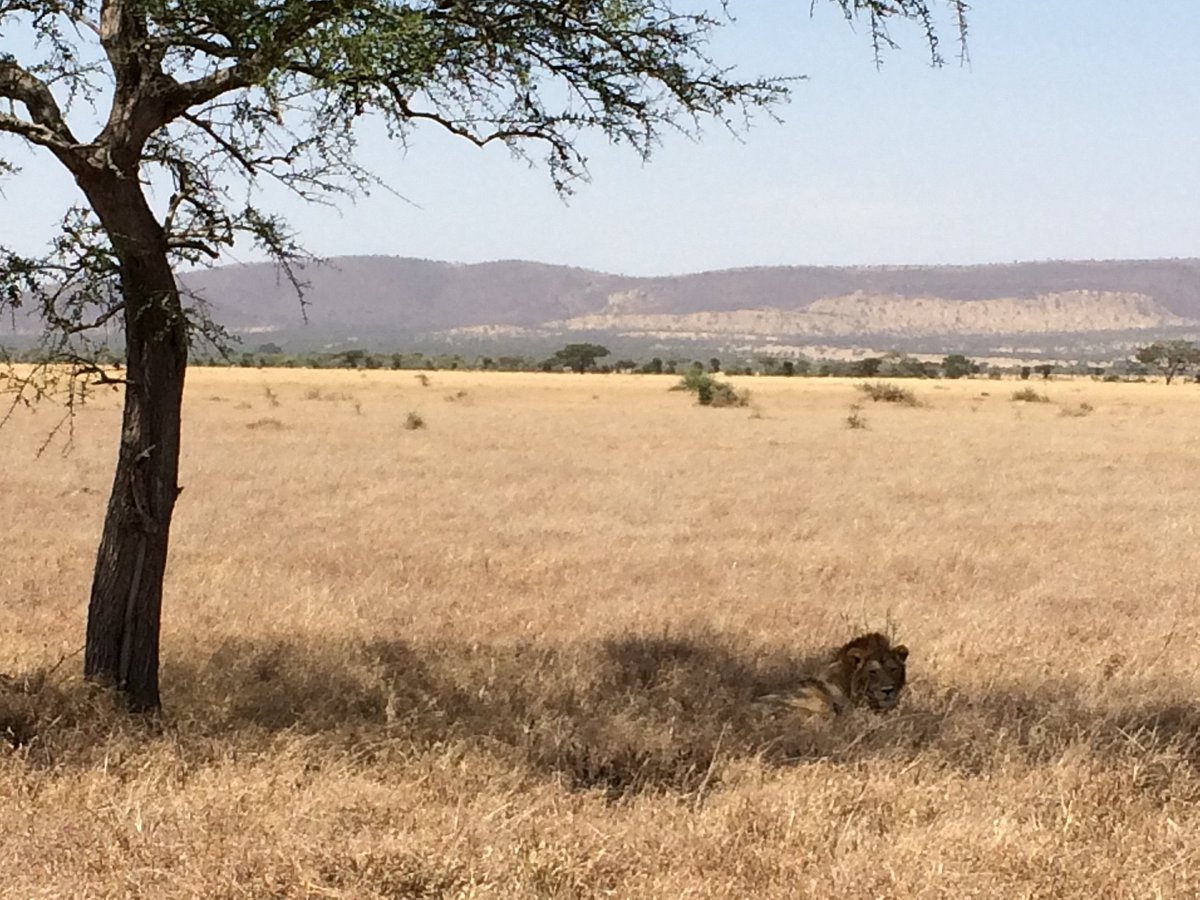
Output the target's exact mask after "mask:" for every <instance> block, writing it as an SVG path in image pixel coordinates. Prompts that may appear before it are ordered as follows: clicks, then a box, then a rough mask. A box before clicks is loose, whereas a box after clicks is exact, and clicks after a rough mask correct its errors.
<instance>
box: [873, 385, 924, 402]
mask: <svg viewBox="0 0 1200 900" xmlns="http://www.w3.org/2000/svg"><path fill="white" fill-rule="evenodd" d="M858 389H859V390H860V391H862V392H863V393H864V394H866V395H867V396H868V397H870V398H871V400H872V401H874V402H875V403H879V402H883V403H899V404H900V405H902V406H920V405H921V404H920V401H918V400H917V395H916V394H914V393H913V392H912V391H910V390H909V389H908V388H902V387H900V386H899V385H897V384H889V383H888V382H886V381H875V382H864V383H863V384H860V385H858Z"/></svg>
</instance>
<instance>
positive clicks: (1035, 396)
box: [1012, 387, 1050, 403]
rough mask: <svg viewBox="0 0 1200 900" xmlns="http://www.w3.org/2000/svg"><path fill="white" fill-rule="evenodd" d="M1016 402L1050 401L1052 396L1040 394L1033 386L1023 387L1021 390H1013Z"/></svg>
mask: <svg viewBox="0 0 1200 900" xmlns="http://www.w3.org/2000/svg"><path fill="white" fill-rule="evenodd" d="M1012 398H1013V402H1014V403H1049V402H1050V398H1049V397H1047V396H1046V395H1045V394H1039V393H1038V392H1037V391H1035V390H1034V389H1033V388H1031V387H1027V388H1021V390H1019V391H1013V395H1012Z"/></svg>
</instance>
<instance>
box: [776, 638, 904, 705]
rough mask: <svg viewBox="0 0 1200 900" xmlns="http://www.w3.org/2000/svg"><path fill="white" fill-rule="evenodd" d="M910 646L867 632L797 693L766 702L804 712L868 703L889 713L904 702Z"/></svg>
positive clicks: (844, 649) (808, 680) (803, 683)
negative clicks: (902, 697)
mask: <svg viewBox="0 0 1200 900" xmlns="http://www.w3.org/2000/svg"><path fill="white" fill-rule="evenodd" d="M906 659H908V648H907V647H905V646H904V645H903V644H896V645H895V646H892V644H891V642H890V641H889V640H888V639H887V638H886V637H884V636H883V635H882V634H880V633H879V632H876V631H873V632H871V633H870V634H863V635H859V636H858V637H856V638H855V639H854V640H852V641H850V642H849V643H847V644H844V645H843V646H842V647H840V648H838V649H837V650H836V651H835V652H834V653H833V655H832V656H831V657H830V659H829V662H828V663H827V664H826V666H825V668H824V669H822V670H821V672H820V674H819V675H816V676H814V677H811V678H807V679H805V680H804V682H802V683H801V684H800V686H799V688H798V689H797V690H796V692H795V693H794V694H791V695H789V696H787V697H782V696H780V695H777V694H775V695H770V696H768V697H762V698H761V699H762V700H765V701H776V702H779V701H782V702H783V703H784V705H786V706H788V707H791V708H793V709H798V710H802V711H804V712H811V713H821V714H825V715H834V716H837V715H841V714H842V713H845V712H848V711H849V710H850V709H851V708H852V707H855V706H865V707H868V708H870V709H873V710H875V711H876V712H887V711H888V710H892V709H895V708H896V704H898V703H899V702H900V692H901V691H902V690H903V689H904V680H905V670H904V661H905V660H906Z"/></svg>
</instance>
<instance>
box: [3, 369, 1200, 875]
mask: <svg viewBox="0 0 1200 900" xmlns="http://www.w3.org/2000/svg"><path fill="white" fill-rule="evenodd" d="M430 377H431V383H430V384H429V385H428V386H422V385H421V384H420V383H419V382H418V380H417V379H415V378H414V377H413V374H412V373H370V374H365V373H355V372H328V371H322V372H302V371H282V370H266V371H254V370H240V371H231V370H227V371H214V370H202V371H194V372H193V373H192V374H191V375H190V376H189V378H190V381H189V388H188V397H187V412H186V422H185V432H186V433H185V451H184V458H183V461H182V475H181V481H182V483H183V485H184V488H185V489H184V492H183V495H182V496H181V498H180V503H179V506H178V509H177V514H176V519H175V525H174V529H173V541H174V542H173V549H172V557H171V564H170V571H169V578H168V584H167V602H166V608H165V624H164V634H163V652H164V665H163V684H164V703H165V711H164V713H163V715H162V717H161V719H158V720H152V721H143V720H136V719H129V718H128V717H126V716H124V715H123V714H121V713H120V712H119V711H118V710H116V709H115V708H114V706H113V704H112V702H111V700H110V698H108V697H106V696H105V695H103V694H100V693H96V692H95V691H93V690H91V689H89V687H88V686H87V685H84V684H82V683H80V680H79V678H78V676H77V670H78V668H79V658H78V656H71V655H70V654H73V653H75V652H76V651H77V650H78V649H79V647H80V645H81V644H82V628H83V621H84V613H85V608H86V599H87V591H88V583H89V575H90V567H91V563H92V560H93V554H94V549H95V543H96V540H97V536H98V531H99V527H100V522H101V517H102V514H103V506H104V501H105V498H106V495H107V490H108V485H109V479H110V478H111V465H112V461H113V458H114V455H115V440H116V436H117V430H118V427H119V409H118V401H119V397H118V396H117V395H116V394H109V393H101V394H98V395H96V396H95V397H94V398H93V399H92V400H90V401H89V403H88V404H87V405H86V406H85V407H84V408H83V409H82V410H81V411H80V414H79V417H78V420H77V422H76V436H75V443H76V446H75V449H74V451H73V452H72V453H71V454H69V455H67V456H65V457H64V456H61V455H59V454H58V453H57V452H56V449H55V447H52V448H51V450H50V451H49V452H48V453H47V454H45V455H43V456H42V458H40V459H34V451H35V450H36V448H37V447H38V446H39V445H40V444H41V443H42V440H43V439H44V437H45V434H46V432H47V431H48V430H49V428H50V427H51V426H52V424H53V422H54V410H53V409H51V408H49V407H43V408H42V409H40V410H39V411H38V412H36V413H28V412H24V411H21V412H19V413H18V415H17V416H16V417H15V418H14V419H13V420H12V421H10V422H9V423H8V425H7V426H6V427H5V428H4V430H2V431H0V453H2V455H3V459H4V468H3V470H2V474H0V523H2V524H0V529H3V535H2V540H3V543H2V545H0V546H2V547H3V551H2V552H3V557H2V563H0V598H2V602H0V672H7V673H9V674H11V675H16V676H18V677H17V679H16V681H15V682H14V683H12V684H9V685H8V686H7V687H5V688H2V689H0V724H3V725H5V726H6V727H7V728H8V729H9V733H10V738H11V739H10V741H9V742H8V743H5V742H2V741H0V798H2V799H3V814H2V815H0V896H4V897H19V898H35V897H146V898H159V897H163V898H176V897H180V898H182V897H197V898H199V897H204V898H219V897H228V898H234V897H288V898H292V897H345V898H359V897H476V896H479V897H485V896H486V897H592V896H613V897H765V898H772V897H774V898H793V897H830V896H839V897H914V898H916V897H919V898H925V897H954V898H961V897H1006V898H1007V897H1088V898H1094V897H1106V898H1107V897H1189V896H1196V895H1197V894H1200V839H1197V837H1196V835H1197V834H1200V807H1198V804H1200V702H1198V701H1197V686H1198V679H1200V676H1198V674H1197V673H1198V672H1200V640H1198V639H1200V606H1198V604H1197V594H1198V591H1200V588H1198V585H1200V554H1198V553H1197V537H1198V536H1200V474H1198V470H1197V462H1198V460H1200V431H1197V429H1196V427H1195V425H1196V422H1197V421H1198V415H1200V388H1196V387H1195V386H1192V385H1173V386H1171V387H1170V388H1166V387H1164V386H1162V385H1152V384H1137V385H1122V384H1099V383H1094V382H1090V381H1080V382H1071V381H1052V382H1049V383H1040V382H1039V383H1038V384H1037V385H1036V387H1037V389H1038V391H1039V392H1040V393H1043V394H1045V395H1046V396H1047V397H1049V400H1050V402H1047V403H1018V402H1013V401H1012V400H1011V399H1010V397H1011V394H1012V392H1013V391H1014V390H1015V389H1016V388H1017V387H1019V385H1018V384H1015V383H1013V382H996V381H981V380H973V381H962V382H954V383H949V382H947V383H928V382H925V383H909V384H910V385H911V386H913V387H914V389H915V391H916V394H917V397H918V399H919V400H920V401H921V405H919V406H917V407H899V406H896V405H892V404H885V403H870V402H869V401H866V400H865V398H864V396H863V395H862V394H861V393H860V392H858V391H856V390H855V389H854V385H853V383H851V382H838V381H833V380H824V379H822V380H798V379H797V380H790V379H746V380H745V381H744V382H741V383H740V386H748V387H750V389H751V390H752V391H753V395H754V399H755V405H754V407H752V408H750V409H705V408H700V407H697V406H695V405H693V402H692V400H691V398H690V397H689V396H687V395H685V394H680V393H673V392H669V391H668V390H667V388H668V387H669V386H670V385H671V383H672V380H671V379H669V378H655V377H649V376H646V377H634V376H626V377H622V376H594V377H593V376H543V375H538V376H529V375H499V374H482V373H480V374H472V373H461V374H460V373H433V374H432V375H431V376H430ZM859 403H864V404H865V405H864V406H863V409H862V412H861V416H862V418H863V419H865V421H866V425H867V427H866V428H860V429H851V428H848V427H847V425H846V421H845V420H846V416H847V411H848V408H849V406H850V405H851V404H859ZM1080 404H1088V405H1089V406H1090V407H1092V409H1091V410H1090V411H1088V410H1087V409H1081V407H1080ZM409 412H416V413H419V414H420V416H421V417H422V418H423V419H424V420H425V423H426V427H424V428H419V429H409V428H406V427H405V422H406V417H407V414H408V413H409ZM1071 413H1075V414H1071ZM1080 413H1086V414H1080ZM865 627H870V628H878V629H881V630H889V631H892V632H893V633H894V634H895V635H896V636H897V637H898V638H900V639H902V640H903V641H904V642H905V643H906V644H908V646H909V647H910V648H911V650H912V656H911V657H910V660H909V663H910V678H911V686H910V691H909V693H908V695H907V696H906V698H905V700H904V702H903V704H902V707H901V710H900V711H899V712H897V713H895V714H892V715H890V716H873V715H870V714H865V713H863V714H857V713H856V714H853V715H850V716H847V717H845V718H843V719H840V720H838V721H835V722H833V723H821V722H806V721H804V720H802V719H798V718H788V717H772V716H770V715H766V714H763V713H762V712H761V711H760V710H759V709H758V708H757V707H755V706H753V705H752V704H751V703H750V702H749V700H750V698H751V697H752V696H753V695H754V694H755V693H756V692H759V691H762V690H764V689H779V688H782V687H786V686H787V684H788V683H789V682H790V681H793V680H794V679H795V677H796V675H797V673H798V672H799V671H801V670H802V668H803V665H804V662H805V660H806V659H807V658H808V657H810V656H812V655H813V654H815V653H819V652H821V650H822V649H823V648H825V647H828V646H831V645H834V644H837V643H840V642H841V641H843V640H845V639H847V638H848V637H851V636H853V634H854V633H856V632H857V631H858V630H860V629H862V628H865ZM56 664H58V665H57V667H56ZM9 743H15V744H17V745H18V746H15V747H12V748H11V749H9Z"/></svg>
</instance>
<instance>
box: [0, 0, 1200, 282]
mask: <svg viewBox="0 0 1200 900" xmlns="http://www.w3.org/2000/svg"><path fill="white" fill-rule="evenodd" d="M734 8H735V10H736V11H737V13H738V15H739V21H738V22H736V23H735V24H733V25H731V26H730V27H729V28H728V29H727V30H726V31H725V33H724V34H723V35H722V36H721V38H720V39H719V42H718V47H717V53H718V55H719V56H720V57H721V58H722V59H725V60H728V61H730V62H732V63H736V64H738V65H739V67H740V68H741V69H742V70H743V72H744V73H745V74H747V75H750V74H806V75H807V76H808V80H807V81H803V82H800V83H798V84H797V85H796V86H795V89H794V96H793V98H792V102H791V103H790V104H789V105H788V106H786V107H784V108H783V109H782V110H781V114H782V116H783V118H784V120H785V121H784V124H782V125H775V124H773V123H770V122H768V121H766V120H764V121H762V122H761V123H760V124H759V125H758V126H757V127H755V128H754V129H752V130H751V131H750V132H749V133H747V134H746V135H744V139H743V141H741V142H739V141H737V140H734V139H731V138H730V137H729V136H728V135H726V134H725V133H724V132H723V131H721V130H720V129H718V128H716V127H711V128H709V129H708V133H707V134H706V135H705V137H704V139H703V140H702V141H701V142H700V143H693V142H691V141H689V140H687V139H684V138H671V139H668V140H667V142H666V144H665V145H664V146H663V147H662V148H661V149H660V150H659V152H658V153H657V154H656V155H655V158H654V159H653V160H652V162H651V163H650V164H649V165H646V166H643V165H642V164H641V162H640V160H639V159H638V158H637V157H636V156H635V155H634V154H632V153H631V152H630V151H628V150H627V149H610V148H608V147H607V146H605V145H603V144H601V143H598V142H594V143H592V144H591V145H590V152H589V156H590V158H591V162H592V167H591V168H592V174H593V181H592V182H591V183H590V184H584V185H580V187H579V190H578V192H577V194H576V195H575V197H574V198H572V199H571V201H570V202H569V204H564V203H563V202H562V201H560V200H559V199H558V198H557V196H556V195H555V194H554V192H553V190H552V189H551V187H550V183H549V179H548V178H547V177H546V175H545V172H544V171H542V170H540V169H537V170H529V169H528V168H527V167H526V166H525V164H523V163H521V162H516V161H513V160H512V159H511V158H510V156H509V155H508V153H507V151H505V150H503V149H502V148H492V149H488V150H483V151H481V150H477V149H475V148H474V147H471V146H469V145H466V144H464V143H462V142H461V141H456V140H455V139H453V138H450V137H447V136H444V135H441V134H438V133H436V132H434V131H432V130H429V131H422V132H418V133H417V134H416V136H415V139H414V141H413V142H412V146H411V148H410V149H409V150H408V151H407V152H401V151H399V150H397V149H395V148H393V147H390V146H388V145H386V144H385V143H383V142H382V141H378V140H375V139H373V138H372V137H370V136H367V137H366V139H365V140H364V153H363V158H364V159H365V160H366V161H368V162H369V163H370V164H371V165H373V166H374V168H375V169H376V170H377V171H378V172H379V173H380V174H381V175H383V176H384V177H385V178H386V179H387V180H388V181H389V183H390V184H391V185H392V186H393V187H394V188H395V189H396V190H397V191H398V192H400V193H401V194H402V195H404V196H405V197H406V198H407V199H408V200H409V201H411V203H406V202H404V201H402V200H400V199H397V198H395V197H393V196H390V195H388V194H387V193H385V192H380V191H377V192H376V193H375V194H374V195H373V196H371V197H369V198H365V199H362V200H360V201H359V202H358V203H357V204H355V205H349V204H347V205H345V206H343V208H342V209H341V210H340V212H339V211H334V210H330V209H327V208H322V207H307V208H306V207H304V206H302V205H299V204H297V203H294V202H290V201H289V202H286V203H284V204H283V205H282V209H283V211H284V212H286V213H287V215H288V216H289V217H290V219H291V221H292V223H293V224H294V225H295V226H296V227H297V229H298V230H299V232H300V235H301V237H302V238H303V239H304V240H305V241H306V242H307V245H308V246H309V248H310V249H311V250H313V251H314V252H317V253H319V254H322V255H341V254H354V253H378V254H395V255H400V256H416V257H426V258H432V259H445V260H452V261H459V262H479V261H484V260H491V259H514V258H515V259H532V260H540V261H544V262H550V263H562V264H568V265H577V266H585V267H589V268H596V269H602V270H605V271H611V272H623V273H629V274H668V273H678V272H688V271H698V270H704V269H716V268H725V267H731V266H749V265H768V264H797V265H800V264H804V265H809V264H811V265H822V264H836V265H850V264H880V263H897V264H903V263H912V264H916V263H974V262H1006V261H1011V260H1016V259H1022V260H1024V259H1048V258H1058V259H1064V258H1085V259H1086V258H1097V259H1099V258H1130V257H1161V256H1196V255H1200V215H1198V212H1200V210H1198V208H1197V206H1198V201H1200V54H1198V53H1197V47H1200V2H1197V0H1155V2H1153V3H1139V4H1129V3H1117V2H1108V0H1009V2H1004V3H1001V2H998V0H978V2H977V7H976V8H975V9H974V10H973V12H972V18H971V36H970V53H971V65H970V67H967V68H963V67H960V66H959V65H958V64H957V63H956V62H955V61H954V60H953V53H954V50H955V48H954V47H953V46H952V44H953V41H952V38H953V34H952V33H947V34H946V35H945V38H946V45H945V48H944V49H945V51H946V54H947V56H948V57H950V60H949V65H947V66H946V67H945V68H944V69H940V70H934V69H931V68H930V67H929V65H928V56H927V53H926V52H925V50H924V48H923V46H922V45H921V40H920V35H919V33H918V32H917V31H915V30H911V29H904V30H902V31H897V33H896V37H897V38H898V39H899V40H900V41H901V43H902V44H903V45H904V46H903V49H902V50H901V51H899V52H895V53H889V54H888V55H887V56H886V58H885V62H884V66H883V68H882V69H881V70H879V71H877V70H876V69H875V67H874V65H873V63H872V58H871V49H870V44H869V41H868V39H867V36H866V35H865V34H864V33H862V31H861V30H860V32H859V33H857V34H856V33H854V32H853V31H851V29H850V28H849V27H848V26H847V25H846V23H845V22H844V21H843V20H842V19H841V17H840V15H839V14H838V13H837V10H836V9H835V8H834V7H833V6H832V5H827V4H823V3H820V2H819V3H818V7H817V10H816V16H815V18H813V19H811V20H810V19H809V17H808V15H807V10H808V2H807V0H740V2H739V3H735V5H734ZM0 149H2V150H3V152H4V153H5V154H6V155H8V156H9V157H10V158H13V159H15V160H16V161H17V162H19V163H20V164H22V165H23V166H24V167H25V172H24V173H23V174H22V175H21V176H19V177H17V178H15V179H10V180H8V181H6V182H5V183H4V184H3V190H4V198H3V200H0V203H2V204H3V211H4V212H3V215H2V216H0V243H2V244H7V245H10V246H16V247H18V248H20V249H24V250H32V249H34V248H35V246H36V244H35V243H34V238H35V237H37V236H40V235H45V234H47V233H48V229H49V226H50V223H52V222H53V221H54V219H55V216H56V215H57V214H58V213H59V212H60V210H61V209H62V208H63V207H64V206H65V205H66V204H67V203H69V202H71V200H72V199H73V194H72V185H70V183H69V182H66V181H64V178H63V177H62V175H61V173H60V172H59V171H58V170H57V169H56V168H55V167H54V166H55V164H53V163H50V162H40V161H38V160H37V159H36V158H35V157H34V156H33V155H31V154H26V153H24V152H21V151H17V148H16V147H15V141H14V140H11V139H7V138H5V139H0ZM14 151H16V152H14ZM246 258H249V257H246Z"/></svg>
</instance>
